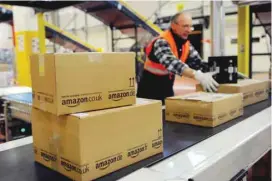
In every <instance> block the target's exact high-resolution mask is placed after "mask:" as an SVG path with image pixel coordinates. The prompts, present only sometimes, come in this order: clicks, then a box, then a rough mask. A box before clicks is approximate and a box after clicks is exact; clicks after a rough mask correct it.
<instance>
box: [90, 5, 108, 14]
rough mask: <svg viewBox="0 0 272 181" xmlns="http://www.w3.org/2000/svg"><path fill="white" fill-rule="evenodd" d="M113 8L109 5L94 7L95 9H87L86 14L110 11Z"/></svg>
mask: <svg viewBox="0 0 272 181" xmlns="http://www.w3.org/2000/svg"><path fill="white" fill-rule="evenodd" d="M112 8H113V7H112V6H110V5H109V4H101V5H99V6H94V7H90V8H87V9H86V12H87V13H94V12H98V11H103V10H108V9H112Z"/></svg>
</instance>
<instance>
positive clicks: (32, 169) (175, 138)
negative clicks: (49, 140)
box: [0, 100, 271, 181]
mask: <svg viewBox="0 0 272 181" xmlns="http://www.w3.org/2000/svg"><path fill="white" fill-rule="evenodd" d="M269 106H271V102H270V100H266V101H263V102H260V103H257V104H255V105H251V106H248V107H246V108H245V111H244V115H243V116H242V117H240V118H237V119H235V120H233V121H230V122H228V123H225V124H223V125H220V126H218V127H216V128H203V127H197V126H190V125H185V124H178V123H173V122H166V121H164V153H163V154H158V155H155V156H153V157H150V158H148V159H145V160H143V161H140V162H138V163H135V164H133V165H131V166H128V167H125V168H123V169H120V170H118V171H116V172H113V173H111V174H108V175H106V176H104V177H101V178H100V179H97V181H112V180H117V179H119V178H122V177H124V176H126V175H128V174H129V173H131V172H133V171H135V170H137V169H140V168H142V167H149V166H150V165H152V163H156V162H158V161H160V160H162V159H165V158H167V157H169V156H171V155H173V154H175V153H177V152H179V151H182V150H184V149H186V148H189V147H190V146H193V145H194V144H197V143H199V142H201V141H203V140H205V139H207V138H209V137H211V136H212V135H215V134H217V133H219V132H221V131H223V130H225V129H227V128H229V127H231V126H233V125H235V124H237V123H239V122H241V121H243V120H244V119H246V118H248V117H250V116H252V115H254V114H256V113H258V112H260V111H262V110H263V109H265V108H267V107H269ZM256 121H258V120H256ZM0 163H1V164H0V180H1V181H14V180H20V181H48V180H50V181H66V180H67V181H68V180H69V179H68V178H66V177H64V176H62V175H61V174H59V173H57V172H55V171H52V170H50V169H48V168H46V167H44V166H42V165H40V164H38V163H35V162H34V155H33V148H32V144H29V145H25V146H22V147H18V148H14V149H10V150H7V151H3V152H0Z"/></svg>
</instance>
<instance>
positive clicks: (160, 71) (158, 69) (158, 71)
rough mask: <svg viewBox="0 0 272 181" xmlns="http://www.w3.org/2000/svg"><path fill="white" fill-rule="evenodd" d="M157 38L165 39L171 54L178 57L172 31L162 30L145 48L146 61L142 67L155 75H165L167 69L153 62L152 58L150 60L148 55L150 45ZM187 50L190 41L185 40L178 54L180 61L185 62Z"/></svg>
mask: <svg viewBox="0 0 272 181" xmlns="http://www.w3.org/2000/svg"><path fill="white" fill-rule="evenodd" d="M158 38H163V39H165V40H166V41H167V42H168V43H169V45H170V49H171V50H172V52H173V54H174V55H175V56H176V57H178V51H177V46H176V43H175V40H174V38H173V35H172V33H171V32H170V30H167V31H165V32H163V33H162V34H161V35H160V36H158V37H156V38H155V39H154V40H153V41H152V42H151V43H150V44H149V45H148V46H147V48H146V61H145V65H144V69H145V70H147V71H149V72H151V73H153V74H155V75H167V74H169V71H168V70H167V69H166V68H165V67H164V66H163V65H162V64H160V63H155V62H153V61H152V60H150V59H149V58H148V57H149V55H150V53H151V50H152V47H153V44H154V42H155V41H156V40H157V39H158ZM189 52H190V42H189V41H188V40H187V41H186V42H185V44H184V45H183V46H182V54H181V56H180V58H179V59H180V61H182V62H184V63H185V62H186V60H187V58H188V56H189Z"/></svg>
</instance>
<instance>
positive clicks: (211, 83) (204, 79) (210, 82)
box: [194, 70, 219, 92]
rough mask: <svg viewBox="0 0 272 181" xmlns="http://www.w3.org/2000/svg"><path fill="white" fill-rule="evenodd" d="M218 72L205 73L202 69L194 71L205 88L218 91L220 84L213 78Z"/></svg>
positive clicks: (196, 77)
mask: <svg viewBox="0 0 272 181" xmlns="http://www.w3.org/2000/svg"><path fill="white" fill-rule="evenodd" d="M214 74H216V72H207V73H203V72H201V71H200V70H198V71H195V72H194V78H195V79H196V80H198V81H199V82H200V84H201V85H202V87H203V89H204V90H205V91H208V92H216V91H217V87H218V86H219V84H218V83H217V82H216V81H215V80H214V79H213V77H212V76H213V75H214Z"/></svg>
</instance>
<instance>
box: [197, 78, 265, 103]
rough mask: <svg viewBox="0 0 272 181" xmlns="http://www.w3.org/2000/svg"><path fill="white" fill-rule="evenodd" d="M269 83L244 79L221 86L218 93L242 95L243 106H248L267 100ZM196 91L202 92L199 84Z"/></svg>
mask: <svg viewBox="0 0 272 181" xmlns="http://www.w3.org/2000/svg"><path fill="white" fill-rule="evenodd" d="M269 88H270V82H269V81H267V80H263V81H262V80H253V79H244V80H239V81H238V83H237V84H221V85H220V86H219V88H218V91H217V92H218V93H230V94H233V93H242V94H243V97H244V98H243V99H244V106H248V105H251V104H254V103H257V102H260V101H263V100H266V99H268V94H269V93H268V90H269ZM196 91H197V92H198V91H203V88H202V86H201V85H200V84H197V85H196Z"/></svg>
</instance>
